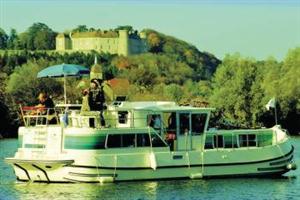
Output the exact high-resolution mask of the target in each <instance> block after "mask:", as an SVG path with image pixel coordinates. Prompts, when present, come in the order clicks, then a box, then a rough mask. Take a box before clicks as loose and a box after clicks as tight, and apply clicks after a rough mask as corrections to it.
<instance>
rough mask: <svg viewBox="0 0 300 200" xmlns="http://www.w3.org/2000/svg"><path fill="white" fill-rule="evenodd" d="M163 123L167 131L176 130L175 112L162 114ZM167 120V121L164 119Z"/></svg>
mask: <svg viewBox="0 0 300 200" xmlns="http://www.w3.org/2000/svg"><path fill="white" fill-rule="evenodd" d="M163 119H164V120H165V121H164V124H167V125H168V126H167V131H176V112H171V113H164V114H163ZM166 120H167V121H166Z"/></svg>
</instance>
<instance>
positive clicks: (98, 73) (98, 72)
mask: <svg viewBox="0 0 300 200" xmlns="http://www.w3.org/2000/svg"><path fill="white" fill-rule="evenodd" d="M93 78H96V79H102V80H103V71H102V66H101V65H99V64H98V60H97V57H96V56H95V62H94V65H93V66H92V67H91V72H90V79H91V80H92V79H93Z"/></svg>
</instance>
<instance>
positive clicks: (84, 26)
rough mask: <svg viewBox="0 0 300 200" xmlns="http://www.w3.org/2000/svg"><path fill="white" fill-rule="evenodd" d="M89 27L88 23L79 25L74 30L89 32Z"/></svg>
mask: <svg viewBox="0 0 300 200" xmlns="http://www.w3.org/2000/svg"><path fill="white" fill-rule="evenodd" d="M88 30H89V29H88V28H87V26H86V25H78V26H77V27H76V28H75V29H73V32H87V31H88Z"/></svg>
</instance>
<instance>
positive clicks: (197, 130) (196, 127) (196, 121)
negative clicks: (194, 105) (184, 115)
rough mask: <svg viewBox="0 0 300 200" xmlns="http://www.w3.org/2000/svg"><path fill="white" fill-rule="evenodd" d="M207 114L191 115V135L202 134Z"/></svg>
mask: <svg viewBox="0 0 300 200" xmlns="http://www.w3.org/2000/svg"><path fill="white" fill-rule="evenodd" d="M206 118H207V114H206V113H198V114H192V134H193V135H200V134H202V133H203V132H204V127H205V123H206Z"/></svg>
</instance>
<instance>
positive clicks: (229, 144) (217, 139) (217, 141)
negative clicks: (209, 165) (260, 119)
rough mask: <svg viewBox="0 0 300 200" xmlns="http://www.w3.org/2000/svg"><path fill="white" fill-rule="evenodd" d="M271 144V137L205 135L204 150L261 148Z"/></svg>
mask: <svg viewBox="0 0 300 200" xmlns="http://www.w3.org/2000/svg"><path fill="white" fill-rule="evenodd" d="M271 144H272V135H270V136H269V137H265V136H264V137H261V136H257V135H256V134H241V135H207V136H206V140H205V149H214V148H240V147H261V146H267V145H271Z"/></svg>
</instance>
